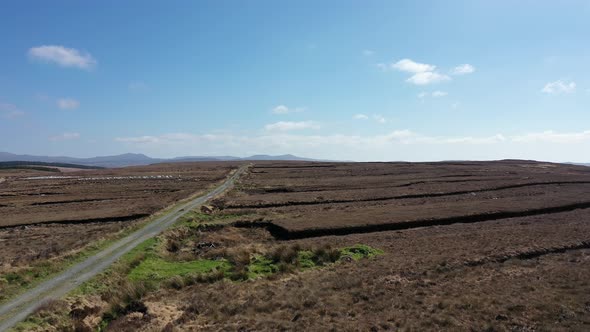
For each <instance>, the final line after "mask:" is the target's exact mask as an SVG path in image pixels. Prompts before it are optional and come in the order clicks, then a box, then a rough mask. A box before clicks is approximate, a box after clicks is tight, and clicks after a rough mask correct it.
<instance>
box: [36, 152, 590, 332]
mask: <svg viewBox="0 0 590 332" xmlns="http://www.w3.org/2000/svg"><path fill="white" fill-rule="evenodd" d="M214 205H215V206H216V207H217V210H216V211H215V212H213V213H212V214H203V213H199V212H195V213H194V214H193V217H190V218H188V219H186V220H184V221H183V222H182V223H180V224H179V225H177V226H176V227H175V228H173V229H170V230H169V231H167V232H165V233H164V234H163V235H162V236H160V237H158V238H157V239H156V240H155V241H153V242H150V244H147V245H146V247H145V248H144V249H141V250H139V251H138V253H137V254H136V256H135V257H130V258H128V262H127V263H125V262H124V263H122V264H123V265H122V267H121V266H119V267H117V268H116V269H115V271H117V272H116V273H113V274H111V275H105V276H102V277H101V278H99V279H98V281H97V282H95V283H94V284H90V285H89V286H86V288H85V291H84V292H83V293H84V294H85V295H84V296H86V297H83V300H79V299H78V300H75V301H70V302H68V303H67V304H60V305H61V307H60V308H62V309H60V310H65V312H66V313H65V314H63V316H60V317H66V318H63V319H64V321H65V322H64V323H63V325H61V326H78V327H80V326H83V327H85V328H95V327H96V326H97V325H99V324H101V325H102V326H106V330H108V331H136V330H150V331H151V330H154V331H159V330H164V331H219V330H226V331H236V330H237V331H261V330H262V331H266V330H268V331H276V330H294V331H326V330H332V331H397V330H402V331H431V330H433V331H440V330H450V331H588V330H589V329H590V168H587V167H581V166H570V165H560V164H551V163H538V162H529V161H498V162H445V163H310V162H256V163H255V165H254V166H253V167H252V168H250V170H249V172H248V173H247V174H246V175H245V176H243V177H242V178H241V180H240V181H239V183H238V184H237V185H236V188H235V189H234V190H232V191H230V192H229V193H228V194H227V195H226V196H225V197H224V198H222V199H219V200H216V201H215V202H214ZM146 248H147V249H146ZM355 248H356V249H355ZM371 248H372V249H371ZM142 250H143V251H142ZM361 252H362V253H363V255H365V256H363V255H361V256H359V257H356V256H355V255H356V253H361ZM365 253H366V254H365ZM207 271H210V272H207ZM130 281H131V282H137V283H138V284H134V285H135V286H132V285H130V284H129V282H130ZM154 282H156V284H154ZM105 285H108V286H105ZM121 285H123V286H121ZM137 285H139V286H137ZM146 285H150V286H149V287H148V286H146ZM105 288H106V290H105ZM121 293H123V294H127V295H124V297H121V295H120V294H121ZM113 299H115V300H113ZM129 299H131V300H129ZM80 303H82V304H83V305H82V306H81V305H80ZM56 306H57V305H56ZM63 308H65V309H63ZM81 311H82V312H84V314H83V315H82V314H81V315H78V316H76V315H74V314H73V313H74V312H81ZM37 315H38V316H37V319H43V317H48V316H47V315H48V314H47V313H43V312H41V313H39V314H37ZM44 315H45V316H44ZM49 317H53V316H49ZM72 317H76V318H75V319H74V318H72ZM68 324H69V325H68Z"/></svg>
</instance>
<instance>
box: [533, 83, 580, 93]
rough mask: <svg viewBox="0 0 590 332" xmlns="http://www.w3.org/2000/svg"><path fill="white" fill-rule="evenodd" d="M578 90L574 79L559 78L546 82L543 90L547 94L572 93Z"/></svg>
mask: <svg viewBox="0 0 590 332" xmlns="http://www.w3.org/2000/svg"><path fill="white" fill-rule="evenodd" d="M575 91H576V83H575V82H573V81H569V82H568V81H564V80H557V81H555V82H549V83H547V84H545V86H544V87H543V89H542V90H541V92H543V93H547V94H559V93H572V92H575Z"/></svg>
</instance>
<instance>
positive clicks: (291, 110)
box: [271, 105, 305, 114]
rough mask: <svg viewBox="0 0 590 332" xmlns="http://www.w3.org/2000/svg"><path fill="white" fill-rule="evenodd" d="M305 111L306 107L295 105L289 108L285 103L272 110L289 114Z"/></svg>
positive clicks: (274, 112) (276, 112)
mask: <svg viewBox="0 0 590 332" xmlns="http://www.w3.org/2000/svg"><path fill="white" fill-rule="evenodd" d="M303 111H305V107H295V108H289V107H287V106H285V105H279V106H277V107H275V108H273V109H272V110H271V112H272V113H273V114H289V113H299V112H303Z"/></svg>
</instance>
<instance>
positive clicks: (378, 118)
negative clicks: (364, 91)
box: [373, 114, 387, 123]
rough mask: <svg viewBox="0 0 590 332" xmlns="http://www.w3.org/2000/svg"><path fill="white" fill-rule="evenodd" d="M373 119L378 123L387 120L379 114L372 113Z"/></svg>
mask: <svg viewBox="0 0 590 332" xmlns="http://www.w3.org/2000/svg"><path fill="white" fill-rule="evenodd" d="M373 119H374V120H375V121H377V122H379V123H385V122H387V120H386V119H385V118H384V117H383V116H382V115H381V114H374V115H373Z"/></svg>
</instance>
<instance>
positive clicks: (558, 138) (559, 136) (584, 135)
mask: <svg viewBox="0 0 590 332" xmlns="http://www.w3.org/2000/svg"><path fill="white" fill-rule="evenodd" d="M512 141H514V142H525V143H530V142H546V143H579V142H582V141H590V130H586V131H582V132H573V133H556V132H554V131H553V130H546V131H543V132H539V133H528V134H525V135H520V136H514V137H512Z"/></svg>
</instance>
